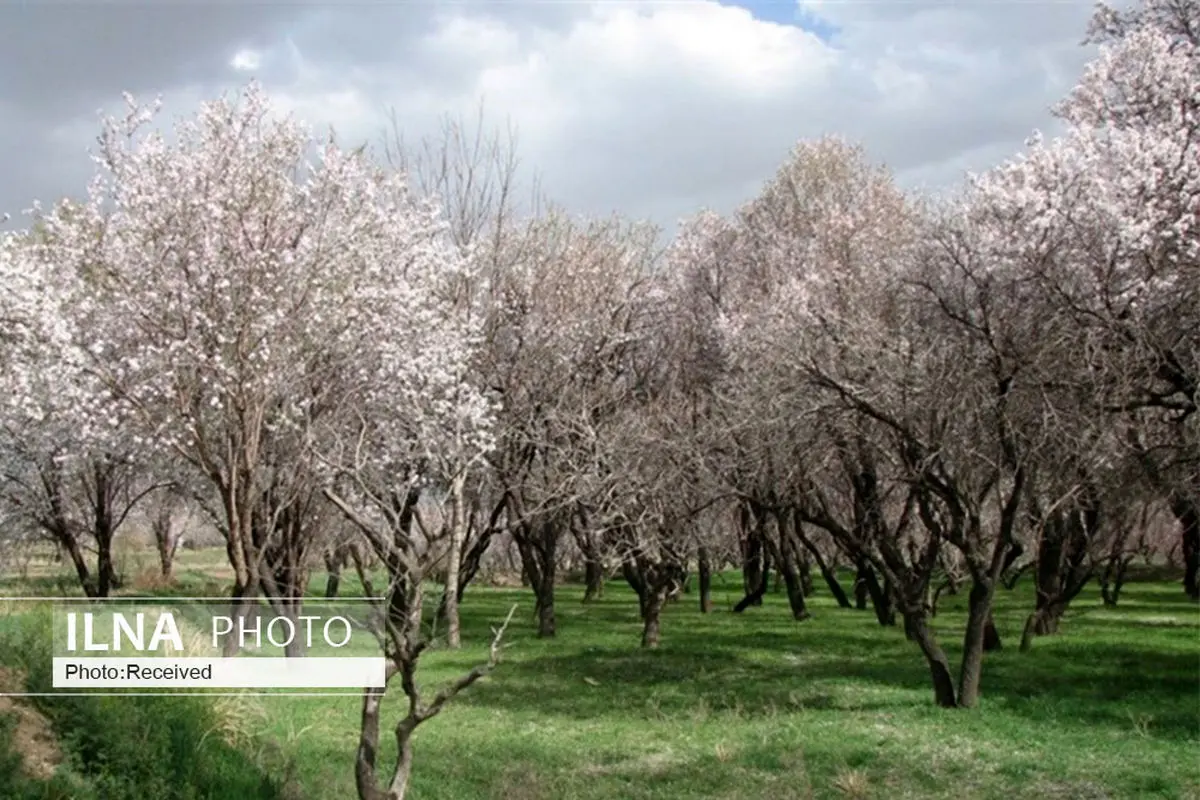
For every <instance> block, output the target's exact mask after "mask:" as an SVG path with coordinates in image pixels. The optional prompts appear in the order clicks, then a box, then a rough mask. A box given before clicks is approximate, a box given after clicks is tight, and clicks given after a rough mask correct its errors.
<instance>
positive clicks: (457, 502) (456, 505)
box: [443, 472, 467, 650]
mask: <svg viewBox="0 0 1200 800" xmlns="http://www.w3.org/2000/svg"><path fill="white" fill-rule="evenodd" d="M466 482H467V476H466V474H465V473H461V472H460V473H459V474H458V475H455V476H454V479H453V480H452V481H451V482H450V552H449V553H448V554H447V557H448V560H447V562H446V583H445V590H444V592H443V607H444V609H445V615H446V616H445V619H446V646H447V647H449V648H450V649H452V650H457V649H458V648H459V647H462V623H461V622H460V621H459V616H458V575H459V568H460V566H461V565H462V555H463V552H462V551H463V544H464V543H465V542H466V538H467V509H466V501H465V499H464V497H463V491H464V489H465V486H466Z"/></svg>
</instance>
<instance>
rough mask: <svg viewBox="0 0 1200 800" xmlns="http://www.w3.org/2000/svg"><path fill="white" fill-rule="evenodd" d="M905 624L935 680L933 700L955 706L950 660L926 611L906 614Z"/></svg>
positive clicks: (947, 705) (940, 704)
mask: <svg viewBox="0 0 1200 800" xmlns="http://www.w3.org/2000/svg"><path fill="white" fill-rule="evenodd" d="M905 625H906V626H907V627H908V629H909V630H911V631H912V638H913V641H915V642H916V643H917V646H918V647H920V648H921V653H922V654H923V655H924V656H925V661H926V662H927V663H928V664H929V675H930V678H931V679H932V680H933V700H934V702H935V703H937V704H938V705H939V706H941V707H942V708H954V707H955V705H956V698H955V696H954V680H953V678H951V677H950V662H949V660H947V658H946V653H945V651H943V650H942V647H941V645H939V644H938V643H937V640H936V639H935V638H934V636H933V632H932V631H931V630H930V629H929V623H928V620H927V619H926V617H925V614H924V612H912V613H910V614H907V615H906V620H905Z"/></svg>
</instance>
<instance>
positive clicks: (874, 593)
mask: <svg viewBox="0 0 1200 800" xmlns="http://www.w3.org/2000/svg"><path fill="white" fill-rule="evenodd" d="M858 574H859V577H860V580H861V581H862V585H863V586H864V587H865V589H866V594H867V596H869V597H870V598H871V605H872V607H873V608H874V609H875V618H876V619H877V620H879V624H880V625H883V626H884V627H890V626H892V625H895V624H896V607H895V605H894V604H893V603H892V594H891V592H890V591H888V589H887V587H885V586H880V585H879V578H878V576H876V575H875V570H874V569H872V568H871V565H870V564H868V563H866V561H865V560H864V561H861V562H859V565H858Z"/></svg>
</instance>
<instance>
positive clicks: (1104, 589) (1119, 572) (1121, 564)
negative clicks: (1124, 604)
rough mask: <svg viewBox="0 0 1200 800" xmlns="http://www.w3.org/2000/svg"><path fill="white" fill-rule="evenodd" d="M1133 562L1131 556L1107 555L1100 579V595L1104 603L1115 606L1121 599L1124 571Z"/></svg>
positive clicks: (1120, 554)
mask: <svg viewBox="0 0 1200 800" xmlns="http://www.w3.org/2000/svg"><path fill="white" fill-rule="evenodd" d="M1132 562H1133V556H1126V555H1124V554H1122V553H1114V554H1113V555H1111V556H1109V559H1108V564H1107V565H1106V566H1105V568H1104V576H1103V577H1102V578H1101V579H1100V596H1101V598H1103V600H1104V605H1106V606H1115V605H1116V604H1117V602H1118V601H1119V600H1120V599H1121V589H1122V588H1123V587H1124V586H1125V573H1126V570H1128V569H1129V565H1130V564H1131V563H1132Z"/></svg>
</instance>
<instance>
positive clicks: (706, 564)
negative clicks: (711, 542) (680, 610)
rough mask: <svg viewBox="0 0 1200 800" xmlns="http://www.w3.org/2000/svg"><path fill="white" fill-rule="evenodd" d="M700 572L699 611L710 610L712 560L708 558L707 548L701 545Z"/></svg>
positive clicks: (706, 611)
mask: <svg viewBox="0 0 1200 800" xmlns="http://www.w3.org/2000/svg"><path fill="white" fill-rule="evenodd" d="M699 559H700V564H699V573H700V613H701V614H707V613H708V612H710V611H712V607H713V604H712V562H711V561H710V560H709V556H708V548H707V547H701V548H700V552H699Z"/></svg>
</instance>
